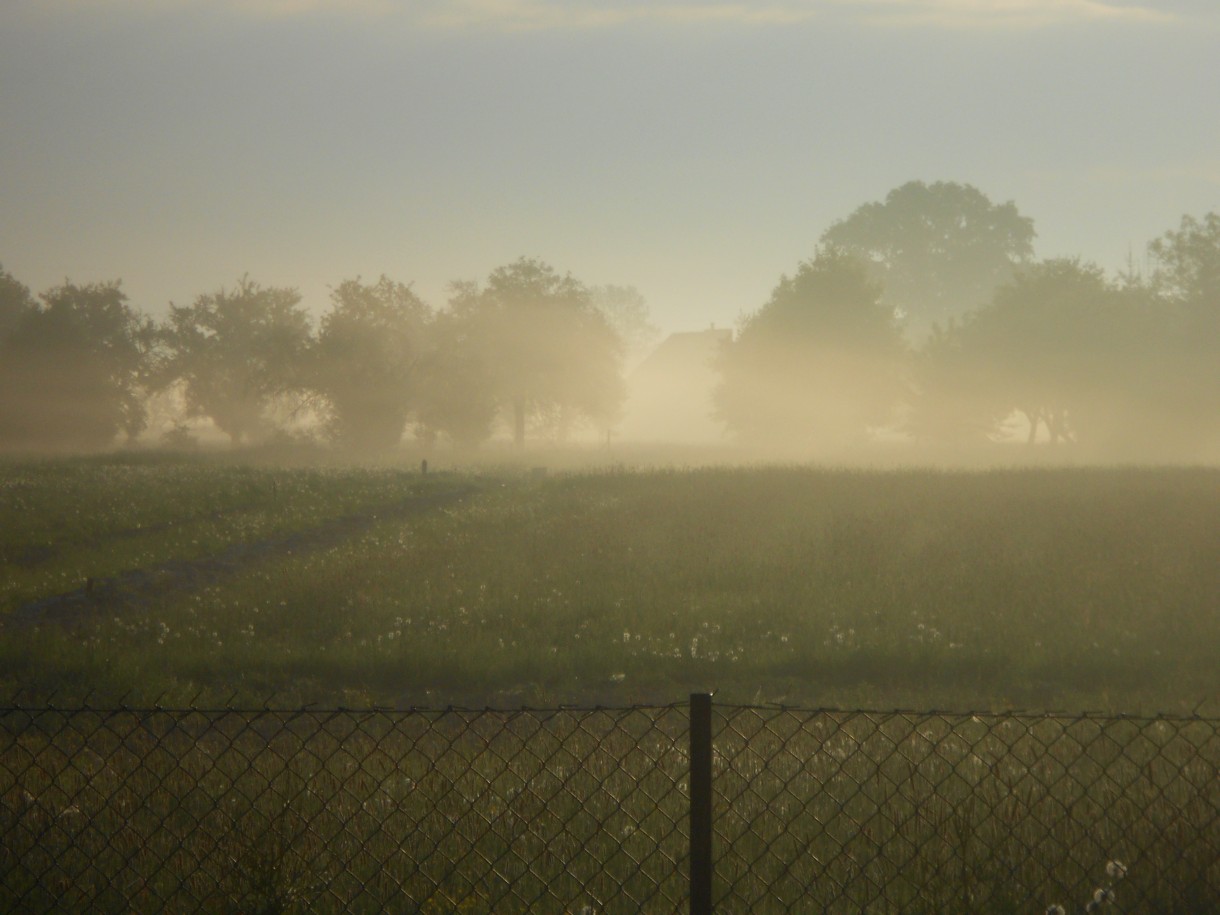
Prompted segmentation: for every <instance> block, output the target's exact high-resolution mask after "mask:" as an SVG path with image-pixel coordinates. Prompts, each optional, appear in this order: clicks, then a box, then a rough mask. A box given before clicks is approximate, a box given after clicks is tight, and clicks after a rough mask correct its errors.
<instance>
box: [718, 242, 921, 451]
mask: <svg viewBox="0 0 1220 915" xmlns="http://www.w3.org/2000/svg"><path fill="white" fill-rule="evenodd" d="M880 298H881V287H880V285H879V284H878V283H876V282H875V281H874V280H872V279H870V277H869V275H868V270H867V267H866V265H865V264H864V263H862V262H861V261H860V260H859V259H858V258H856V257H854V256H852V255H850V254H847V253H846V252H844V251H841V250H839V249H835V248H829V247H823V248H822V249H821V250H819V251H818V254H817V256H816V257H815V258H814V259H813V260H810V261H806V262H804V263H802V264H801V265H800V267H799V269H798V270H797V272H796V275H795V276H792V277H787V276H785V277H782V278H781V279H780V282H779V285H778V286H776V287H775V290H774V291H773V292H772V293H771V298H770V300H769V301H768V302H767V304H766V305H764V306H763V307H762V308H761V309H760V310H759V311H757V312H755V313H754V314H752V315H750V316H748V317H747V318H746V319H745V320H744V321H743V322H742V324H741V326H740V327H739V329H738V331H737V334H736V336H735V338H734V340H733V341H732V343H730V344H728V345H727V347H726V348H725V350H724V351H723V353H722V356H721V358H720V361H719V368H720V373H721V382H720V385H719V386H718V388H717V390H716V392H715V395H714V402H715V407H716V415H717V416H718V418H719V419H720V420H721V421H723V422H724V423H725V425H726V426H727V427H728V429H729V430H730V431H731V432H733V433H735V434H737V435H738V436H741V437H743V438H746V439H750V440H762V441H767V442H774V443H783V444H788V445H793V446H800V447H808V446H810V445H813V446H815V447H817V446H831V447H834V446H838V445H841V444H843V443H845V442H849V441H852V440H853V439H855V438H858V437H859V436H861V435H862V434H863V433H864V432H865V431H866V430H867V429H868V427H870V426H876V425H880V424H884V423H886V422H888V421H889V420H890V419H891V417H892V415H893V411H894V409H895V407H896V405H897V404H898V402H899V400H900V398H901V396H902V393H903V389H904V383H903V370H904V360H905V355H906V350H905V346H904V344H903V341H902V336H901V332H900V331H899V329H898V326H897V323H896V321H895V318H894V314H893V311H892V310H891V309H889V308H887V307H886V306H885V305H883V304H882V303H881V301H880Z"/></svg>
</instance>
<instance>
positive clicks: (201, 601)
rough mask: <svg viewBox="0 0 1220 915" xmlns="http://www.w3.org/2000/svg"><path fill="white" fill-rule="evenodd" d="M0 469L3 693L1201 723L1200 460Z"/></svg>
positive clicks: (106, 464)
mask: <svg viewBox="0 0 1220 915" xmlns="http://www.w3.org/2000/svg"><path fill="white" fill-rule="evenodd" d="M0 474H2V476H0V690H7V691H9V693H10V694H15V693H17V692H18V690H20V691H22V695H23V697H24V701H30V700H31V699H33V698H34V697H38V696H46V695H48V694H51V693H55V694H56V695H57V699H56V701H57V702H60V703H64V702H67V701H70V700H71V699H80V698H83V697H84V696H86V695H87V694H89V693H90V692H92V693H93V697H94V699H93V701H94V702H101V701H105V700H106V699H115V698H118V697H121V696H126V697H127V701H128V702H130V703H139V702H152V701H154V700H160V701H161V702H163V703H165V704H175V703H187V702H190V701H192V700H194V701H199V702H207V701H220V700H228V699H230V698H231V697H236V700H237V701H239V702H240V701H257V702H258V703H260V704H261V703H262V702H263V701H264V700H265V699H267V698H268V697H270V696H274V697H276V700H277V702H279V703H295V702H319V703H334V702H342V703H345V704H348V705H364V704H370V703H381V704H390V705H400V706H407V705H412V704H418V705H433V706H435V705H444V704H447V703H450V702H453V703H467V704H476V705H480V706H481V705H483V704H501V705H503V704H514V705H518V704H522V703H529V704H554V703H569V702H601V703H604V704H623V703H633V702H669V701H673V700H676V699H680V698H681V697H682V696H684V695H685V694H686V693H687V692H689V691H691V690H692V689H716V690H718V697H719V698H721V699H723V700H724V701H728V702H751V701H760V702H761V701H765V702H786V703H789V704H812V705H865V706H874V707H875V706H890V707H892V706H908V707H910V706H924V707H958V708H962V707H992V708H1010V707H1018V708H1040V709H1095V710H1119V711H1127V712H1137V711H1171V712H1181V711H1184V710H1187V711H1189V710H1194V709H1202V710H1203V711H1204V712H1210V713H1213V714H1214V713H1216V712H1217V711H1218V710H1220V671H1218V670H1217V667H1216V664H1215V658H1216V657H1217V656H1218V654H1220V614H1218V613H1217V612H1216V610H1217V599H1218V596H1220V562H1217V557H1220V471H1216V470H1212V469H1138V468H1131V469H1058V470H1046V469H1043V470H1015V469H1014V470H1001V471H987V472H972V473H965V472H941V471H931V470H906V471H887V472H863V471H860V472H853V471H845V470H826V469H811V468H799V467H791V468H754V469H705V470H687V471H678V470H671V471H652V472H638V473H636V472H620V473H600V474H572V475H562V476H551V477H548V478H545V479H532V478H529V477H524V476H521V475H516V476H514V475H511V474H507V473H506V474H501V475H494V474H487V475H470V476H465V477H458V476H447V475H435V474H434V475H430V476H429V477H427V478H421V477H420V476H419V475H418V474H417V473H406V472H403V471H395V470H387V469H378V470H373V469H348V470H316V469H313V470H310V469H268V468H252V467H236V466H232V465H226V464H219V463H215V462H207V461H200V460H196V461H185V462H181V461H180V462H175V461H134V462H133V461H123V460H119V459H109V460H68V461H56V462H46V463H36V464H32V463H11V462H10V463H6V464H4V465H2V466H0ZM467 490H468V491H467ZM459 491H466V492H465V494H464V495H463V496H462V498H461V499H460V500H459V501H453V502H446V503H443V504H436V505H433V506H431V507H423V508H421V509H420V510H418V511H402V510H395V511H390V510H388V509H389V508H390V507H397V508H398V509H402V508H403V507H404V506H409V504H410V503H411V500H412V499H419V498H421V497H426V496H428V495H429V494H431V495H436V494H438V493H445V492H449V493H456V492H459ZM336 519H343V520H342V522H337V521H336ZM320 530H321V531H325V532H327V533H326V536H325V537H319V536H316V534H317V532H318V531H320ZM311 532H312V535H311ZM136 573H138V574H136ZM88 579H93V582H94V583H93V584H92V585H90V586H88V587H86V582H87V580H88ZM64 595H68V596H69V597H68V598H65V597H64Z"/></svg>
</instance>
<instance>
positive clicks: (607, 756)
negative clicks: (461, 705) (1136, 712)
mask: <svg viewBox="0 0 1220 915" xmlns="http://www.w3.org/2000/svg"><path fill="white" fill-rule="evenodd" d="M0 881H2V889H0V911H4V912H39V913H41V912H73V913H78V912H124V913H126V912H207V913H211V912H234V913H237V912H240V913H259V912H264V913H271V912H370V913H372V912H379V913H380V912H404V913H406V912H410V913H423V912H429V913H431V912H435V913H449V912H463V913H492V912H494V913H516V912H541V913H547V912H554V913H582V915H592V913H613V912H624V913H626V912H683V911H687V910H691V911H708V910H710V909H714V910H715V911H716V912H718V913H722V912H723V913H730V912H731V913H743V915H744V913H755V912H902V913H908V912H938V913H943V912H1044V911H1046V910H1047V909H1048V907H1052V906H1054V905H1061V906H1063V909H1064V911H1065V912H1071V911H1083V910H1085V909H1086V907H1088V906H1090V905H1092V906H1093V907H1094V908H1095V909H1096V908H1099V907H1105V908H1107V909H1109V908H1112V909H1113V910H1114V911H1123V912H1156V913H1172V912H1192V913H1195V912H1208V911H1220V720H1216V719H1204V718H1197V717H1187V718H1171V717H1155V718H1134V717H1121V718H1114V717H1099V716H1085V717H1080V716H1074V717H1068V716H1049V715H1023V714H1002V715H990V714H950V713H913V712H911V713H908V712H885V713H881V712H862V711H827V710H798V709H778V708H754V707H740V706H723V705H719V706H714V707H713V706H712V705H711V702H710V700H708V699H707V697H692V701H691V703H690V705H689V706H688V705H687V704H686V703H683V704H681V705H673V706H653V707H634V708H620V709H553V710H520V711H502V710H480V711H470V710H458V709H448V710H437V711H420V710H411V711H388V710H373V711H350V710H344V711H319V710H308V709H306V710H288V711H277V710H269V709H263V710H254V711H239V710H233V709H222V710H214V711H207V710H200V709H188V710H165V709H154V710H134V709H107V710H100V709H82V708H76V709H70V710H61V709H51V708H38V709H21V708H8V709H0ZM709 906H710V909H709Z"/></svg>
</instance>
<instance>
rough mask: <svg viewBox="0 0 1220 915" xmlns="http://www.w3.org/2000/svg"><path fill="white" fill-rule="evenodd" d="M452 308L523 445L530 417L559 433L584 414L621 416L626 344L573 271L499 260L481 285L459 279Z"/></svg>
mask: <svg viewBox="0 0 1220 915" xmlns="http://www.w3.org/2000/svg"><path fill="white" fill-rule="evenodd" d="M449 309H450V312H451V313H452V320H453V321H454V322H457V323H460V324H462V325H464V327H463V330H462V331H461V333H462V334H463V336H464V338H465V339H466V340H467V341H468V346H469V347H470V349H471V351H472V352H473V353H476V354H477V360H478V362H479V364H480V365H481V367H482V372H483V374H484V376H485V378H486V380H487V382H488V383H489V384H490V386H491V393H492V399H493V400H494V401H495V402H496V403H498V404H500V405H501V406H502V407H503V408H504V409H506V410H508V411H509V412H510V413H511V416H512V429H513V440H514V441H515V442H516V443H517V444H518V445H520V444H522V443H523V442H524V441H525V435H526V423H527V420H528V419H531V418H532V419H534V420H535V421H542V422H546V423H549V424H550V425H551V426H552V427H553V428H554V429H556V431H557V432H558V433H559V434H560V435H562V434H563V432H564V431H565V430H566V429H567V428H568V427H569V426H570V425H571V424H572V423H573V422H574V421H576V420H578V419H585V420H589V421H592V422H594V423H598V424H602V425H608V424H609V423H611V422H613V420H614V419H615V418H616V416H617V414H618V410H619V409H620V407H621V404H622V401H623V397H624V391H623V384H622V376H621V363H622V343H621V340H620V339H619V337H618V335H617V334H616V333H615V331H614V329H613V328H612V327H611V326H610V324H609V322H608V321H607V320H606V318H605V316H604V315H603V314H602V313H601V312H600V311H598V310H597V308H596V307H595V306H594V304H593V300H592V296H591V294H590V292H589V289H588V288H587V287H586V286H585V285H584V284H583V283H581V282H580V281H579V280H577V279H575V278H574V277H573V276H572V275H571V274H563V275H561V274H559V273H557V272H556V271H555V269H554V268H553V267H551V266H550V265H549V264H546V263H543V262H542V261H539V260H535V259H532V258H524V257H523V258H520V259H518V260H516V261H514V262H513V263H511V264H507V265H505V266H502V267H497V268H496V269H495V270H493V271H492V272H491V274H490V275H489V276H488V278H487V282H486V283H485V284H484V285H482V286H479V285H478V284H477V283H459V284H455V286H454V294H453V297H452V299H451V300H450V304H449Z"/></svg>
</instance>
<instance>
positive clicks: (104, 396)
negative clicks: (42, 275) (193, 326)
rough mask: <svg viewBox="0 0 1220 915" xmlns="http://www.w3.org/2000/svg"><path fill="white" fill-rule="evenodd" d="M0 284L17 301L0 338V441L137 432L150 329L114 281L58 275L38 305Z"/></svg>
mask: <svg viewBox="0 0 1220 915" xmlns="http://www.w3.org/2000/svg"><path fill="white" fill-rule="evenodd" d="M2 285H4V286H6V287H7V288H6V289H5V291H4V296H5V297H6V298H10V297H11V298H10V301H15V302H16V303H17V308H16V309H15V313H16V314H15V319H13V320H12V321H11V324H10V327H9V329H8V331H7V333H6V334H5V335H4V336H3V337H2V338H0V392H2V393H0V442H4V443H5V444H6V445H10V446H17V447H23V448H80V449H93V448H102V447H105V446H107V445H109V444H111V443H112V442H113V441H114V439H115V437H116V436H117V435H118V434H119V433H120V432H123V433H126V435H127V436H128V437H129V438H134V437H135V436H136V435H138V434H139V433H140V431H141V430H142V429H143V428H144V423H145V412H144V385H145V383H146V381H147V369H148V359H149V352H150V349H151V347H152V345H153V342H154V338H155V331H154V328H153V325H152V323H151V322H150V321H149V320H148V319H147V318H143V317H141V316H140V315H139V314H137V312H136V311H135V310H134V309H133V308H132V307H131V306H130V305H129V304H128V300H127V296H126V295H125V294H124V293H123V291H122V289H121V288H120V284H119V282H118V281H115V282H110V283H91V284H88V285H84V286H78V285H75V284H73V283H70V282H65V283H64V284H63V285H62V286H57V287H55V288H54V289H51V290H48V291H47V292H44V293H43V294H42V295H41V296H40V299H41V304H38V305H35V304H32V303H30V302H29V301H28V299H27V298H26V296H27V295H28V293H26V294H23V290H24V287H20V288H15V287H13V286H12V285H10V284H8V283H4V284H2ZM18 286H19V284H18ZM6 313H7V314H9V315H10V316H11V315H12V314H13V310H10V309H8V308H6Z"/></svg>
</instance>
